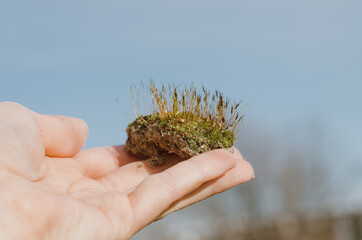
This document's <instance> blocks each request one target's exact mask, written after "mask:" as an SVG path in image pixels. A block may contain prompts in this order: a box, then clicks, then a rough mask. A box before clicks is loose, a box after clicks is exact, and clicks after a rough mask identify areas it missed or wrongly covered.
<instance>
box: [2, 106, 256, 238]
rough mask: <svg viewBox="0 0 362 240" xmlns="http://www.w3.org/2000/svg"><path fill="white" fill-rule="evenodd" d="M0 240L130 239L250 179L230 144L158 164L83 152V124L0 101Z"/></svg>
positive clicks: (122, 154) (107, 151)
mask: <svg viewBox="0 0 362 240" xmlns="http://www.w3.org/2000/svg"><path fill="white" fill-rule="evenodd" d="M0 133H1V135H0V213H1V214H0V239H87V240H90V239H128V238H130V237H131V236H132V235H134V234H135V233H136V232H137V231H139V230H140V229H142V228H143V227H145V226H146V225H148V224H150V223H151V222H153V221H154V220H157V219H159V218H162V217H164V216H165V215H167V214H169V213H171V212H174V211H177V210H179V209H181V208H184V207H186V206H188V205H190V204H193V203H195V202H198V201H200V200H202V199H205V198H207V197H210V196H212V195H214V194H216V193H219V192H222V191H225V190H227V189H229V188H231V187H233V186H235V185H237V184H240V183H242V182H246V181H248V180H250V179H251V178H252V177H253V176H254V172H253V169H252V167H251V166H250V164H249V163H248V162H246V161H244V160H243V158H242V156H241V154H240V153H239V152H238V151H237V150H236V149H235V151H234V153H233V154H232V153H230V152H228V151H226V150H214V151H211V152H207V153H204V154H200V155H198V156H196V157H193V158H191V159H189V160H187V161H180V159H178V158H177V157H176V156H174V155H170V156H169V158H168V159H167V160H166V163H165V164H164V165H162V166H160V167H156V168H152V167H150V164H149V161H148V160H143V159H139V158H137V157H135V156H132V155H130V154H128V153H127V152H126V151H125V150H124V148H123V146H111V147H100V148H94V149H88V150H84V151H80V149H81V148H82V147H83V145H84V143H85V140H86V138H87V134H88V129H87V126H86V124H85V123H84V122H83V121H82V120H79V119H75V118H69V117H64V116H51V115H40V114H37V113H34V112H32V111H30V110H29V109H26V108H25V107H23V106H21V105H19V104H16V103H0Z"/></svg>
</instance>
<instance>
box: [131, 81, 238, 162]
mask: <svg viewBox="0 0 362 240" xmlns="http://www.w3.org/2000/svg"><path fill="white" fill-rule="evenodd" d="M150 89H151V95H152V99H153V101H154V102H153V113H152V114H150V115H146V116H142V115H141V116H139V117H138V118H136V120H135V121H133V122H132V123H130V124H129V125H128V127H127V134H128V139H127V144H126V149H128V150H129V151H130V152H132V153H134V154H136V155H139V156H147V157H152V159H159V156H161V155H162V154H164V153H168V152H174V153H176V154H178V155H179V156H181V157H191V156H195V155H197V154H199V153H202V152H206V151H209V150H212V149H217V148H230V147H231V146H233V144H234V142H235V138H236V136H235V128H236V125H237V124H238V123H239V122H240V120H241V119H242V117H243V115H239V113H238V112H237V108H238V106H239V104H240V103H238V104H235V103H234V104H231V103H230V101H229V100H226V99H224V97H223V95H222V94H221V93H219V92H218V91H216V93H215V94H213V95H210V94H209V92H208V91H206V90H205V89H204V88H203V93H204V95H200V94H199V93H197V91H196V90H195V89H194V87H193V86H192V87H190V88H187V87H185V89H184V90H183V89H182V90H181V89H178V88H176V87H174V88H170V87H169V90H167V89H165V88H164V87H163V86H162V90H160V91H159V90H158V89H157V88H156V87H155V85H154V84H152V85H151V87H150Z"/></svg>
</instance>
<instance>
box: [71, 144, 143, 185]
mask: <svg viewBox="0 0 362 240" xmlns="http://www.w3.org/2000/svg"><path fill="white" fill-rule="evenodd" d="M74 159H75V160H76V161H77V162H79V164H80V165H81V166H82V167H83V169H84V175H85V176H86V177H89V178H93V179H98V178H101V177H103V176H105V175H107V174H109V173H111V172H113V171H115V170H116V169H118V168H119V167H120V166H123V165H126V164H128V163H130V162H134V161H139V160H141V158H138V157H136V156H134V155H132V154H129V153H128V152H127V151H126V150H125V148H124V146H110V147H99V148H92V149H87V150H84V151H81V152H79V153H78V154H77V155H75V156H74Z"/></svg>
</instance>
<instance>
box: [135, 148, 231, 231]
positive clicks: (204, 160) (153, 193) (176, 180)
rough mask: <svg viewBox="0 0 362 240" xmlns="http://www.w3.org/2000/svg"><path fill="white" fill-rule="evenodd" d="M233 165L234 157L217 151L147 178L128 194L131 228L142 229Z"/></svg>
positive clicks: (201, 155)
mask: <svg viewBox="0 0 362 240" xmlns="http://www.w3.org/2000/svg"><path fill="white" fill-rule="evenodd" d="M234 166H235V159H234V155H233V154H231V153H229V152H228V151H225V150H220V149H219V150H214V151H210V152H206V153H204V154H200V155H198V156H196V157H193V158H191V159H189V160H187V161H183V162H180V163H179V164H177V165H175V166H173V167H171V168H169V169H167V170H166V171H164V172H161V173H158V174H155V175H152V176H150V177H148V178H147V179H146V180H144V181H143V182H142V183H141V184H140V185H139V186H138V187H137V188H136V189H135V190H134V191H133V192H131V193H130V194H129V195H128V196H129V199H130V203H131V205H132V209H133V214H134V222H133V226H138V227H144V226H145V225H147V224H148V223H150V222H151V221H152V220H154V219H155V218H157V217H158V216H159V215H161V213H162V212H163V211H165V210H166V209H167V208H168V207H169V206H170V205H171V204H172V203H173V202H175V201H177V200H179V199H181V198H182V197H183V196H185V195H186V194H188V193H190V192H192V191H194V190H196V189H197V188H198V187H199V186H201V185H202V184H204V183H205V182H208V181H210V180H213V179H215V178H217V177H219V176H221V175H223V174H224V173H225V172H226V171H228V170H230V169H231V168H233V167H234ZM134 230H135V231H137V230H139V229H134Z"/></svg>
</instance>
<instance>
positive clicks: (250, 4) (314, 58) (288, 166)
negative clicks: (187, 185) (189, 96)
mask: <svg viewBox="0 0 362 240" xmlns="http://www.w3.org/2000/svg"><path fill="white" fill-rule="evenodd" d="M361 12H362V2H361V1H359V0H343V1H342V0H304V1H289V0H274V1H266V0H254V1H245V0H230V1H221V0H219V1H216V0H208V1H198V0H192V1H191V0H184V1H165V0H158V1H157V0H150V1H139V0H135V1H122V0H121V1H120V0H118V1H115V0H108V1H95V0H87V1H85V0H78V1H45V0H32V1H18V0H12V1H6V0H3V1H0V101H16V102H19V103H21V104H23V105H25V106H26V107H28V108H30V109H32V110H34V111H37V112H40V113H46V114H62V115H69V116H75V117H79V118H82V119H84V120H85V121H86V122H87V123H88V125H89V128H90V134H89V139H88V141H87V144H86V146H85V148H91V147H96V146H105V145H116V144H123V143H124V142H125V140H126V133H125V128H126V126H127V123H128V122H130V121H132V120H133V118H134V115H133V110H132V103H131V96H130V91H129V88H130V85H131V84H132V83H135V84H136V85H138V84H140V83H141V82H143V83H145V84H147V83H148V82H149V80H150V79H153V80H154V81H155V82H156V83H166V84H167V83H171V84H172V83H175V84H184V83H186V84H190V83H194V84H195V85H196V87H201V85H202V84H204V85H205V86H206V87H207V88H209V89H210V90H215V89H218V90H220V91H221V92H223V93H224V94H225V96H227V97H229V98H231V99H235V100H237V101H238V100H242V101H243V104H245V105H247V107H246V110H245V114H246V117H245V118H244V121H243V122H242V124H241V125H240V133H239V139H238V141H237V143H236V146H237V147H238V148H239V149H240V150H241V152H242V153H243V155H244V157H245V158H246V159H247V160H248V161H250V162H251V163H252V165H253V166H254V167H255V172H256V178H255V179H254V180H253V181H251V182H249V183H247V184H243V185H241V186H238V187H235V188H233V189H232V190H229V191H227V192H225V193H223V194H219V195H216V196H214V197H212V198H210V199H208V200H206V201H203V202H201V203H198V204H195V205H194V206H191V207H189V208H187V209H184V210H181V211H179V212H178V213H175V214H172V215H170V216H168V217H166V218H165V219H163V220H161V221H158V222H156V223H153V224H151V225H150V226H148V227H147V228H145V229H144V230H142V231H141V232H139V233H138V234H136V235H135V236H134V237H133V239H134V240H145V239H166V240H168V239H176V240H199V239H211V240H213V239H215V240H217V239H227V240H229V239H248V240H253V239H256V240H259V239H268V240H269V239H272V240H273V239H278V240H280V239H283V240H289V239H297V240H299V239H303V240H309V239H334V240H337V239H338V240H350V239H351V240H354V239H362V174H361V171H362V124H361V118H362V110H361V103H362V78H361V77H362V27H361V26H362V14H361ZM116 99H118V101H119V103H118V102H117V100H116Z"/></svg>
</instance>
